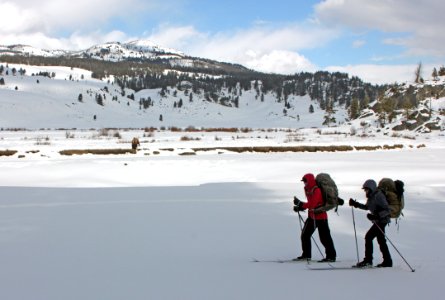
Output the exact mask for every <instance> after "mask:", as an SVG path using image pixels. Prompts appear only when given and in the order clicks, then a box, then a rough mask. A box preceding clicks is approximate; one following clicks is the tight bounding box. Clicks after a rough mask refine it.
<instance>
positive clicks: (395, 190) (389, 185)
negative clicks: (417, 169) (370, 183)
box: [377, 178, 405, 219]
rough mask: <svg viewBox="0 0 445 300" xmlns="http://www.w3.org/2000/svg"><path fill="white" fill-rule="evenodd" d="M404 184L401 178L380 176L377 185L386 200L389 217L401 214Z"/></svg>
mask: <svg viewBox="0 0 445 300" xmlns="http://www.w3.org/2000/svg"><path fill="white" fill-rule="evenodd" d="M404 187H405V184H404V183H403V181H401V180H395V181H394V180H392V179H391V178H382V179H381V180H380V181H379V184H378V186H377V188H378V189H380V190H381V191H382V192H383V194H385V196H386V200H387V201H388V206H389V211H390V217H391V218H395V219H398V218H399V217H400V216H401V215H402V216H403V213H402V210H403V208H404V207H405V200H404V197H403V193H404V192H405V188H404Z"/></svg>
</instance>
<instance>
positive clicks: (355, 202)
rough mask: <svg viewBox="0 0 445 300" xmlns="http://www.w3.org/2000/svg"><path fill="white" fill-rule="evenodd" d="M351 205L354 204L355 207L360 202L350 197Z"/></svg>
mask: <svg viewBox="0 0 445 300" xmlns="http://www.w3.org/2000/svg"><path fill="white" fill-rule="evenodd" d="M349 206H354V207H355V208H357V207H358V202H357V201H355V200H354V199H352V198H350V199H349Z"/></svg>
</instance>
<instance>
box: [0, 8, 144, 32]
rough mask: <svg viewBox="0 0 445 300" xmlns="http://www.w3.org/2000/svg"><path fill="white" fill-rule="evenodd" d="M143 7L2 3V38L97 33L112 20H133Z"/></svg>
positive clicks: (0, 27) (0, 22)
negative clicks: (64, 32) (35, 34)
mask: <svg viewBox="0 0 445 300" xmlns="http://www.w3.org/2000/svg"><path fill="white" fill-rule="evenodd" d="M142 7H146V5H145V4H144V2H143V1H142V0H126V1H121V0H94V1H91V0H76V1H72V0H39V1H34V0H14V1H10V0H0V11H1V14H2V17H1V18H0V35H6V34H10V35H11V34H17V35H20V34H31V33H43V34H44V35H54V33H58V32H63V31H73V30H97V28H98V27H100V26H101V25H103V24H105V23H106V22H107V21H108V20H109V19H110V18H112V17H120V18H123V17H130V16H131V14H132V13H135V12H137V11H138V10H139V9H141V8H142ZM0 37H1V36H0Z"/></svg>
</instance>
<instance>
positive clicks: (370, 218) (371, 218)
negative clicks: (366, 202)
mask: <svg viewBox="0 0 445 300" xmlns="http://www.w3.org/2000/svg"><path fill="white" fill-rule="evenodd" d="M366 217H367V218H368V220H369V221H375V220H377V216H374V215H373V214H367V215H366Z"/></svg>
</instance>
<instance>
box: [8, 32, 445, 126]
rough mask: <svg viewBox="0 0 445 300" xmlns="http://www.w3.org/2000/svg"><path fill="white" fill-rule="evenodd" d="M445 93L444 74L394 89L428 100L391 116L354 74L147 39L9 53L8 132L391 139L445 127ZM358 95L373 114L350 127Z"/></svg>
mask: <svg viewBox="0 0 445 300" xmlns="http://www.w3.org/2000/svg"><path fill="white" fill-rule="evenodd" d="M1 57H3V62H2V58H1ZM39 59H42V61H39ZM48 59H50V60H48ZM30 61H31V62H34V64H33V63H31V62H30ZM147 61H153V62H154V63H151V64H150V63H147ZM49 62H50V63H49ZM73 62H74V63H73ZM45 63H46V64H45ZM67 63H71V65H69V64H67ZM80 63H83V65H82V66H83V68H81V67H77V66H78V64H80ZM64 64H65V65H64ZM93 64H96V66H93ZM98 64H99V65H98ZM100 64H102V65H100ZM50 65H51V66H50ZM55 65H57V66H55ZM74 66H76V67H74ZM110 66H111V67H110ZM114 66H117V67H116V69H114ZM89 67H91V68H90V69H89V70H86V69H87V68H89ZM95 68H96V69H95ZM117 68H121V69H117ZM122 68H123V69H122ZM97 69H99V70H100V71H97ZM93 70H94V71H93ZM95 72H101V73H100V75H98V73H96V74H95ZM118 74H119V75H118ZM93 77H94V78H93ZM444 86H445V76H439V77H437V78H435V79H434V80H433V79H431V80H427V81H425V82H424V83H422V84H417V85H414V86H413V85H411V84H406V85H402V86H400V87H391V88H390V89H388V91H387V92H386V93H385V96H384V97H385V98H394V99H393V100H394V101H395V102H401V101H404V99H405V98H410V97H411V98H412V97H414V98H416V99H414V100H413V101H414V102H419V103H418V108H409V107H407V108H406V111H402V110H399V111H395V112H394V113H392V114H388V116H386V117H385V115H384V113H381V112H379V109H380V108H379V106H378V105H377V104H378V103H377V102H376V100H377V97H378V94H381V90H380V89H381V88H379V87H374V86H371V85H369V84H366V83H363V82H362V81H361V80H360V79H359V78H354V77H353V78H348V76H347V74H340V73H338V74H334V73H332V74H331V73H327V72H317V73H315V74H309V73H305V74H301V75H300V76H297V75H296V76H293V77H289V76H288V77H285V76H281V77H280V76H275V75H268V74H260V73H255V72H253V71H250V70H247V69H245V68H243V67H242V66H237V65H231V64H227V63H219V62H214V61H209V60H205V59H200V58H193V57H189V56H187V55H185V54H184V53H182V52H180V51H177V50H174V49H169V48H164V47H161V46H158V45H156V44H155V43H152V42H150V41H143V40H138V41H133V42H129V43H118V42H113V43H105V44H101V45H96V46H93V47H91V48H89V49H86V50H83V51H64V50H57V51H49V50H41V49H37V48H34V47H31V46H24V45H14V46H0V127H1V128H92V127H95V128H101V127H133V128H141V127H147V126H148V127H149V126H155V127H160V126H165V127H168V126H178V127H187V126H196V127H254V128H272V127H292V128H307V127H322V126H327V127H328V126H346V127H348V128H349V127H353V128H355V129H353V130H356V128H361V129H362V130H368V131H369V130H370V129H369V128H373V129H374V131H378V130H379V131H382V130H383V131H384V132H386V134H388V132H390V131H392V130H393V129H397V130H415V131H416V130H417V131H421V132H428V131H431V130H443V129H444V127H445V125H444V119H445V117H444V110H445V103H444V102H445V100H444V99H445V94H444V93H443V90H444V89H443V88H444ZM441 89H442V90H441ZM432 91H435V92H434V93H435V94H434V95H435V96H434V97H433V96H431V95H432ZM418 94H419V95H422V96H418ZM426 94H428V95H429V96H428V95H426ZM357 98H359V101H361V105H362V106H365V108H362V109H361V114H360V115H358V116H357V118H354V120H352V121H351V120H350V109H351V105H352V104H351V102H352V100H354V99H357ZM417 98H418V99H417ZM364 102H366V104H364ZM382 115H383V116H384V118H382Z"/></svg>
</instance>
